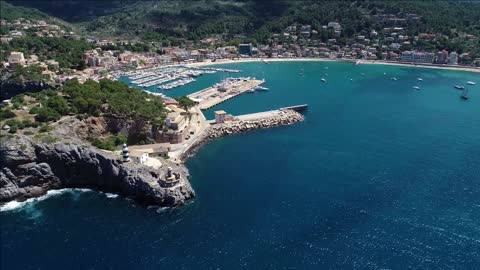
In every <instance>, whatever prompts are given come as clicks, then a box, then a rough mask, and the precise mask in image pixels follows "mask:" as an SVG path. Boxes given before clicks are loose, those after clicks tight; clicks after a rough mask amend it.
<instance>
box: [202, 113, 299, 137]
mask: <svg viewBox="0 0 480 270" xmlns="http://www.w3.org/2000/svg"><path fill="white" fill-rule="evenodd" d="M303 120H304V116H303V115H302V114H300V113H298V112H296V111H293V110H280V111H278V113H276V114H275V115H273V116H270V117H266V118H260V119H255V120H240V121H231V122H226V123H222V124H215V125H212V127H211V128H210V129H209V130H208V134H207V137H208V138H210V139H214V138H218V137H222V136H227V135H233V134H237V133H241V132H245V131H250V130H255V129H263V128H270V127H277V126H284V125H290V124H293V123H296V122H300V121H303Z"/></svg>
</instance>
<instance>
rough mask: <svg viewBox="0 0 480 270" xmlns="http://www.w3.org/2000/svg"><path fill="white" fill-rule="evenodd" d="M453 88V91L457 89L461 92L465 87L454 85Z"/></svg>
mask: <svg viewBox="0 0 480 270" xmlns="http://www.w3.org/2000/svg"><path fill="white" fill-rule="evenodd" d="M454 88H455V89H458V90H463V89H465V86H463V85H455V86H454Z"/></svg>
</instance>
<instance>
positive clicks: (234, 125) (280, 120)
mask: <svg viewBox="0 0 480 270" xmlns="http://www.w3.org/2000/svg"><path fill="white" fill-rule="evenodd" d="M303 120H305V117H304V116H303V115H302V114H301V113H298V112H296V111H294V110H281V111H280V112H279V113H278V114H277V115H275V116H271V117H267V118H261V119H258V120H249V121H241V120H237V121H232V122H226V123H222V124H214V125H212V126H211V127H210V128H209V129H208V130H207V131H206V133H205V134H204V135H203V136H202V137H200V138H199V139H198V140H197V141H196V142H195V143H194V144H193V145H192V146H191V147H190V148H189V149H188V150H187V151H185V153H183V155H181V157H180V160H182V161H185V160H186V159H188V158H189V157H192V156H193V155H195V153H196V152H197V151H198V150H199V149H200V148H201V147H202V146H203V145H205V144H207V143H209V142H210V141H212V140H214V139H216V138H219V137H223V136H229V135H235V134H238V133H242V132H247V131H251V130H256V129H265V128H272V127H278V126H285V125H291V124H294V123H297V122H301V121H303Z"/></svg>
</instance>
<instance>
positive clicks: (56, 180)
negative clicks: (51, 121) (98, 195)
mask: <svg viewBox="0 0 480 270" xmlns="http://www.w3.org/2000/svg"><path fill="white" fill-rule="evenodd" d="M89 121H91V120H89ZM82 123H85V121H80V120H78V119H76V118H70V119H66V120H65V121H63V123H59V124H57V125H55V126H54V130H53V131H52V134H49V136H51V137H54V138H55V140H54V141H52V142H45V141H42V140H39V139H37V138H35V137H34V136H33V137H32V136H25V135H19V134H16V135H7V136H2V138H1V145H0V153H1V157H0V161H1V163H2V169H1V171H0V178H1V179H0V202H7V201H11V200H18V201H22V200H25V199H28V198H31V197H38V196H41V195H43V194H45V193H46V192H47V191H48V190H51V189H62V188H91V189H95V190H99V191H104V192H114V193H118V194H121V195H123V196H125V197H131V198H133V199H134V200H135V201H137V202H140V203H144V204H155V205H160V206H177V205H181V204H183V203H185V201H187V200H188V199H191V198H193V197H194V196H195V192H194V191H193V189H192V187H191V185H190V183H189V181H188V178H189V174H188V170H187V169H186V167H184V166H183V165H182V164H177V163H173V162H170V161H169V160H165V159H161V162H162V166H161V167H160V168H159V169H153V168H152V167H148V166H145V165H141V164H139V163H136V162H133V161H131V162H128V163H123V162H122V161H121V156H120V155H119V154H118V153H117V154H114V153H113V152H109V151H104V150H100V149H97V148H95V147H93V146H92V145H90V144H89V143H88V142H87V141H86V140H84V139H83V138H82V137H81V136H78V135H76V134H75V133H76V131H78V130H77V128H78V127H81V126H82ZM168 168H171V169H172V171H173V173H174V174H175V175H178V176H179V177H178V178H177V179H175V178H174V179H173V182H172V181H171V180H170V181H169V180H168V179H167V178H168V177H167V174H168Z"/></svg>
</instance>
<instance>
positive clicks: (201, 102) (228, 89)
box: [188, 79, 264, 110]
mask: <svg viewBox="0 0 480 270" xmlns="http://www.w3.org/2000/svg"><path fill="white" fill-rule="evenodd" d="M262 83H264V81H262V80H256V79H236V80H231V81H227V82H226V83H223V84H221V85H217V86H212V87H209V88H206V89H203V90H201V91H198V92H195V93H193V94H190V95H188V97H189V98H190V99H192V100H194V101H196V102H198V106H199V107H200V109H201V110H207V109H210V108H212V107H213V106H216V105H218V104H220V103H222V102H225V101H226V100H229V99H231V98H234V97H236V96H238V95H241V94H243V93H245V92H246V91H248V90H250V89H252V88H254V87H257V86H259V85H260V84H262Z"/></svg>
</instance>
